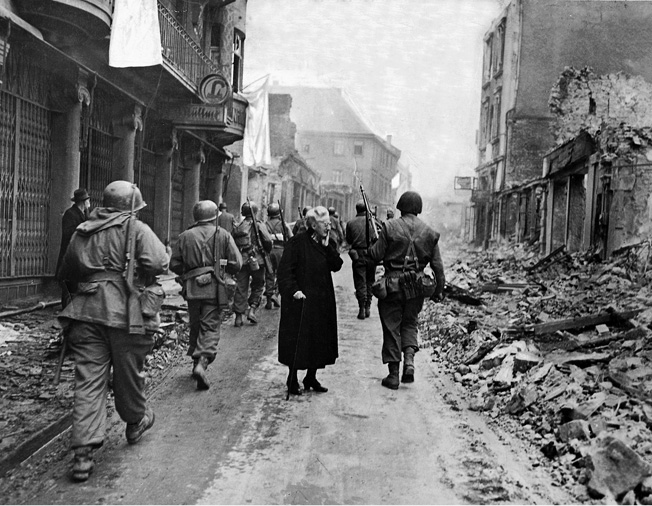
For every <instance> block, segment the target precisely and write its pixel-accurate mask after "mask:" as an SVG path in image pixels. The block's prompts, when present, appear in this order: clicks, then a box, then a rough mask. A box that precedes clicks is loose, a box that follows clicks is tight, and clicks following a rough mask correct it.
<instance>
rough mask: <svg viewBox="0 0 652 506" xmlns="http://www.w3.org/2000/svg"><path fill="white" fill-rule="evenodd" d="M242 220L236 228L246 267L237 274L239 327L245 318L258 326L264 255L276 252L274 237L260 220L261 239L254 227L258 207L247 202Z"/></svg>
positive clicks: (236, 239) (235, 311) (236, 311)
mask: <svg viewBox="0 0 652 506" xmlns="http://www.w3.org/2000/svg"><path fill="white" fill-rule="evenodd" d="M240 211H241V213H242V216H243V218H242V221H241V222H240V223H238V224H237V225H236V226H235V227H234V228H233V232H232V235H233V239H234V240H235V244H236V246H237V247H238V249H239V250H240V253H241V254H242V268H241V269H240V271H239V272H238V274H236V277H235V281H236V287H235V297H234V298H233V312H234V313H235V326H236V327H242V325H243V321H242V316H243V315H246V317H247V320H249V322H250V323H252V324H256V323H258V316H257V315H256V311H257V310H258V307H259V306H260V301H261V298H262V295H263V290H264V288H265V260H264V258H263V253H264V252H267V253H269V252H270V251H271V250H272V238H271V236H270V235H269V232H267V227H265V226H264V225H263V223H262V222H260V221H259V220H258V219H257V218H256V225H257V228H258V231H259V233H260V237H258V234H256V227H254V226H253V221H254V217H255V216H256V213H257V212H258V206H257V205H256V204H254V203H253V202H252V203H251V206H250V205H249V203H247V202H245V203H244V204H242V207H241V209H240Z"/></svg>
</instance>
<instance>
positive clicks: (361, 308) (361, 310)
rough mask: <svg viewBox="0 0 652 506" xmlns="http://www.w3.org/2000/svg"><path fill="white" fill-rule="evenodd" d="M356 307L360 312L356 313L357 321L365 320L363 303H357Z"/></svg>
mask: <svg viewBox="0 0 652 506" xmlns="http://www.w3.org/2000/svg"><path fill="white" fill-rule="evenodd" d="M358 307H359V308H360V310H359V311H358V320H364V319H365V309H364V302H360V303H358Z"/></svg>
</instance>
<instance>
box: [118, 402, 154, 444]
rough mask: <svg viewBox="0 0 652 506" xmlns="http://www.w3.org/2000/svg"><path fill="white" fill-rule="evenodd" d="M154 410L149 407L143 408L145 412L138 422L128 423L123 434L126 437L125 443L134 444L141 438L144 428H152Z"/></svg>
mask: <svg viewBox="0 0 652 506" xmlns="http://www.w3.org/2000/svg"><path fill="white" fill-rule="evenodd" d="M154 419H155V416H154V411H152V410H151V409H149V408H146V409H145V414H144V415H143V417H142V418H141V419H140V422H138V423H128V424H127V430H126V431H125V436H126V437H127V443H129V444H130V445H135V444H136V443H138V442H139V441H140V440H141V439H142V438H143V434H144V433H145V431H146V430H149V429H151V428H152V425H154Z"/></svg>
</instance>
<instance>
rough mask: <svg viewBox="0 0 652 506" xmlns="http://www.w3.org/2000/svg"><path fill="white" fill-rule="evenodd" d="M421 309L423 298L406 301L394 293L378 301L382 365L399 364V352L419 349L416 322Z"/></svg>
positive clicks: (399, 294)
mask: <svg viewBox="0 0 652 506" xmlns="http://www.w3.org/2000/svg"><path fill="white" fill-rule="evenodd" d="M422 307H423V296H421V297H415V298H413V299H406V298H405V295H404V294H403V292H395V293H390V294H388V295H387V297H386V298H384V299H382V300H379V301H378V313H379V314H380V323H381V324H382V327H383V350H382V358H383V364H386V363H388V362H400V361H401V352H402V351H403V350H404V349H405V348H407V347H408V346H412V347H414V349H415V351H417V350H418V349H419V345H418V342H417V322H418V321H419V313H420V312H421V308H422Z"/></svg>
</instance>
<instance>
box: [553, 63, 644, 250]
mask: <svg viewBox="0 0 652 506" xmlns="http://www.w3.org/2000/svg"><path fill="white" fill-rule="evenodd" d="M550 106H551V110H552V111H553V112H554V113H555V115H556V121H555V123H554V125H553V127H552V132H553V134H554V135H555V138H556V140H557V142H558V144H559V146H558V147H556V148H555V149H553V150H552V151H551V152H550V153H549V154H547V155H546V156H545V157H544V165H543V175H544V177H545V178H546V180H548V181H549V186H548V207H547V215H546V220H545V221H546V234H547V236H546V238H545V246H546V252H548V253H549V252H550V251H551V250H554V249H556V248H558V247H560V246H565V247H566V249H567V250H568V251H578V250H589V249H590V250H592V251H595V252H596V253H598V254H599V255H601V256H602V257H608V256H610V255H611V254H612V253H614V252H615V251H617V250H619V249H621V248H625V247H629V246H632V245H638V244H639V243H641V242H644V241H646V240H648V239H649V237H650V232H651V231H652V230H651V228H652V146H651V145H650V142H651V141H652V135H651V132H652V85H651V84H650V83H649V82H648V81H646V80H645V79H644V78H643V77H641V76H630V75H627V74H624V73H616V74H607V75H602V76H599V75H596V74H595V73H594V72H593V71H592V70H591V69H589V68H584V69H574V68H567V69H566V70H565V71H564V72H563V73H562V75H561V77H560V78H559V81H558V83H557V84H556V86H555V87H554V88H553V90H552V93H551V97H550Z"/></svg>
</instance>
